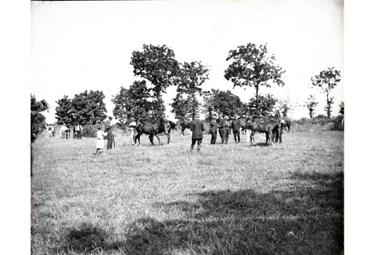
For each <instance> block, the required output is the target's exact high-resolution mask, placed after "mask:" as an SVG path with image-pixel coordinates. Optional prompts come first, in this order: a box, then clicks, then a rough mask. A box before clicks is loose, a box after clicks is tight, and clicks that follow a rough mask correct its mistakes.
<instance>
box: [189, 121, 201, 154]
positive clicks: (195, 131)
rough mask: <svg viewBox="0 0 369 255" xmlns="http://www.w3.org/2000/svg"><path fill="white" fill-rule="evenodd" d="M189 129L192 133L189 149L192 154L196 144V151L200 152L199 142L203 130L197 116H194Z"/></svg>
mask: <svg viewBox="0 0 369 255" xmlns="http://www.w3.org/2000/svg"><path fill="white" fill-rule="evenodd" d="M190 129H191V131H192V143H191V149H190V151H191V152H192V150H193V147H194V145H195V143H196V142H197V151H200V147H201V142H202V138H203V132H204V130H205V128H204V123H203V122H202V121H200V120H199V115H198V114H196V116H195V119H194V120H193V121H192V123H191V125H190Z"/></svg>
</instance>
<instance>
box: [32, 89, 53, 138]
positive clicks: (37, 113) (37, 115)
mask: <svg viewBox="0 0 369 255" xmlns="http://www.w3.org/2000/svg"><path fill="white" fill-rule="evenodd" d="M47 109H49V105H48V103H47V102H46V100H44V99H43V100H41V101H37V100H36V97H35V96H34V95H31V142H34V141H35V139H36V138H37V135H38V134H39V133H40V132H42V130H44V129H45V128H46V123H45V116H44V115H43V114H42V113H41V112H43V111H46V110H47Z"/></svg>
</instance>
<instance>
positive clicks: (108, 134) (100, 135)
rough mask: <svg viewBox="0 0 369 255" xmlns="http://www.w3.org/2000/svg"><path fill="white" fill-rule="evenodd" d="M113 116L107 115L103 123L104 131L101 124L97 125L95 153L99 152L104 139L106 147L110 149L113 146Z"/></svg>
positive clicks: (102, 147) (102, 146) (101, 149)
mask: <svg viewBox="0 0 369 255" xmlns="http://www.w3.org/2000/svg"><path fill="white" fill-rule="evenodd" d="M112 121H113V118H112V117H109V118H108V120H107V121H106V123H105V132H104V131H103V130H102V126H103V125H102V124H100V125H99V126H98V128H97V129H98V130H97V132H96V154H101V153H102V151H103V149H104V139H105V138H106V139H107V144H106V149H107V150H111V149H113V148H115V138H114V134H113V127H114V125H113V123H112Z"/></svg>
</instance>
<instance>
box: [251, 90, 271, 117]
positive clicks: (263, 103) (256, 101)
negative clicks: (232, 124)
mask: <svg viewBox="0 0 369 255" xmlns="http://www.w3.org/2000/svg"><path fill="white" fill-rule="evenodd" d="M277 102H278V100H277V99H276V98H275V97H273V96H272V95H270V94H267V95H266V96H258V97H253V98H251V99H250V101H249V103H248V109H249V115H250V116H252V117H253V118H258V117H266V116H271V115H273V111H274V108H275V106H276V104H277Z"/></svg>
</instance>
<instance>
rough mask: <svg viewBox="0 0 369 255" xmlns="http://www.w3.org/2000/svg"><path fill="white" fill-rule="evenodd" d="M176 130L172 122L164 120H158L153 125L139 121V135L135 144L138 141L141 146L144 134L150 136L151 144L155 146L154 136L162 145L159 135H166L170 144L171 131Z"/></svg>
mask: <svg viewBox="0 0 369 255" xmlns="http://www.w3.org/2000/svg"><path fill="white" fill-rule="evenodd" d="M173 128H175V123H174V122H172V121H166V120H164V118H158V119H156V120H155V121H154V122H152V123H143V122H142V121H141V120H137V126H136V130H137V135H136V136H135V143H136V141H137V140H138V144H139V145H141V141H140V137H141V135H142V134H146V135H149V139H150V143H151V144H152V145H154V136H156V138H157V139H158V141H159V143H160V138H159V136H158V134H160V133H164V134H165V135H166V136H167V137H168V144H169V142H170V131H171V130H172V129H173Z"/></svg>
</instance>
